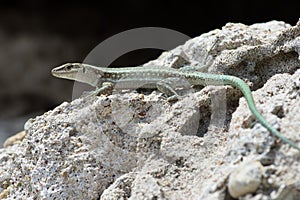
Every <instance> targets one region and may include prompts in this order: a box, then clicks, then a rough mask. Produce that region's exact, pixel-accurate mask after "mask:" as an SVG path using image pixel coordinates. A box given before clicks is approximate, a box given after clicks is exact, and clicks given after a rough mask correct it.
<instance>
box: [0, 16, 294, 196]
mask: <svg viewBox="0 0 300 200" xmlns="http://www.w3.org/2000/svg"><path fill="white" fill-rule="evenodd" d="M299 35H300V22H298V24H297V25H296V26H290V25H288V24H285V23H284V22H278V21H271V22H268V23H262V24H254V25H251V26H246V25H243V24H233V23H229V24H226V25H225V26H224V27H223V28H222V30H213V31H211V32H209V33H206V34H203V35H201V36H199V37H197V38H194V39H192V40H190V41H187V42H186V43H185V44H184V45H182V46H179V47H178V48H176V49H174V50H171V51H169V52H165V53H163V54H162V55H161V56H160V57H159V58H158V59H157V60H155V61H151V62H149V63H147V64H145V66H147V65H150V64H156V65H160V66H165V67H174V68H178V67H180V66H182V64H191V65H195V66H199V70H204V71H209V72H214V73H224V74H231V75H234V76H238V77H240V78H242V79H244V80H245V81H246V82H247V83H248V84H249V85H250V86H251V87H252V89H253V90H256V91H254V92H253V96H254V99H255V100H256V104H257V107H258V109H259V111H261V112H262V114H263V116H264V117H265V118H266V119H267V121H268V122H269V123H270V124H271V125H272V126H274V127H276V128H279V129H280V130H281V133H282V134H284V135H285V136H286V137H288V138H290V139H291V140H292V141H294V142H296V143H298V144H299V145H300V135H299V129H300V92H299V91H300V90H299V88H300V78H299V77H300V69H299V68H300V61H299V49H300V36H299ZM203 65H204V67H202V68H201V69H200V66H203ZM200 89H201V88H194V90H195V92H193V93H188V94H186V95H185V96H184V97H183V98H182V99H181V100H180V101H178V102H176V103H168V102H167V101H165V100H164V99H163V98H162V97H161V94H160V93H159V92H157V91H154V92H152V93H151V94H149V95H146V94H145V95H144V94H139V93H137V92H129V93H116V94H113V95H110V96H100V97H95V96H90V97H86V96H85V97H83V98H80V99H76V100H74V101H72V102H70V103H66V102H65V103H63V104H61V105H60V106H58V107H57V108H55V109H54V110H52V111H49V112H47V113H45V114H44V115H42V116H38V117H36V118H35V119H33V120H31V121H29V122H28V123H27V124H26V129H25V131H26V136H25V138H24V139H23V140H22V142H18V143H16V144H14V145H12V146H8V147H7V148H5V149H0V161H1V162H0V199H99V198H100V199H230V198H231V197H230V193H229V192H228V178H229V176H230V174H234V173H236V170H237V169H239V168H240V167H241V166H243V164H244V162H245V161H247V162H256V163H258V164H259V163H260V164H261V165H262V166H263V167H262V172H261V179H260V183H259V184H258V186H257V187H256V190H254V189H253V190H251V191H250V192H248V193H247V194H246V193H245V194H246V195H245V196H243V197H240V196H239V195H238V197H239V198H240V199H269V198H270V197H271V196H272V197H282V196H283V197H284V195H288V194H286V193H287V192H286V191H290V190H292V191H294V193H293V194H296V192H297V190H299V189H300V187H299V184H296V183H297V182H299V180H300V154H299V152H298V151H296V150H295V149H292V148H290V147H289V146H288V145H286V144H284V143H282V142H280V140H278V139H277V138H274V137H273V136H272V135H271V134H270V133H269V132H268V131H266V129H265V128H264V127H263V126H262V125H260V124H259V123H258V122H257V121H255V118H254V116H253V115H252V114H251V112H250V111H249V110H248V107H247V104H246V102H245V100H244V98H240V97H241V93H240V92H239V91H238V90H236V89H233V88H231V87H229V86H226V87H223V86H218V87H214V86H207V87H204V88H203V89H201V90H200ZM224 99H226V101H224ZM284 188H287V189H285V190H284Z"/></svg>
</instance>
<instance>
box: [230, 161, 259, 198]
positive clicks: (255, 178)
mask: <svg viewBox="0 0 300 200" xmlns="http://www.w3.org/2000/svg"><path fill="white" fill-rule="evenodd" d="M262 173H263V166H262V165H261V163H260V162H258V161H250V162H245V163H243V164H241V165H240V166H238V167H237V168H236V170H235V171H233V172H232V173H231V174H230V176H229V181H228V190H229V193H230V195H231V196H232V197H234V198H239V197H241V196H244V195H246V194H250V193H253V192H255V191H256V190H257V188H258V187H259V185H260V183H261V177H262Z"/></svg>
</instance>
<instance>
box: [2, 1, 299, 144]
mask: <svg viewBox="0 0 300 200" xmlns="http://www.w3.org/2000/svg"><path fill="white" fill-rule="evenodd" d="M1 2H2V3H1V4H0V44H1V46H0V70H1V71H0V87H1V89H0V140H1V136H2V138H5V137H6V135H7V134H14V133H16V132H18V131H19V130H22V126H23V124H24V121H26V119H28V118H29V117H32V116H35V115H37V114H41V113H43V112H45V111H47V110H49V109H52V108H54V107H55V106H57V105H59V104H60V103H61V102H63V101H70V100H71V96H72V86H73V85H72V82H69V81H66V80H60V79H56V78H53V77H51V74H50V70H51V68H53V67H55V66H58V65H60V64H62V63H65V62H75V61H78V62H80V61H82V60H84V58H85V56H86V55H87V54H88V53H89V52H90V50H92V49H93V48H94V47H95V46H96V45H98V44H99V43H101V42H102V41H103V40H105V39H106V38H109V37H111V36H113V35H114V34H118V33H120V32H122V31H126V30H129V29H133V28H138V27H149V26H151V27H163V28H169V29H173V30H176V31H179V32H181V33H184V34H186V35H188V36H190V37H196V36H199V35H201V34H202V33H205V32H208V31H210V30H213V29H217V28H218V29H221V28H222V26H224V25H225V24H226V23H228V22H234V23H243V24H246V25H251V24H253V23H263V22H267V21H271V20H279V21H284V22H286V23H289V24H291V25H295V24H296V22H297V21H298V18H299V17H300V10H299V8H300V6H299V3H297V1H258V2H254V1H251V2H250V1H249V2H247V1H231V2H229V1H221V2H217V1H198V2H197V3H195V2H192V1H138V0H124V1H120V2H117V1H105V3H104V2H103V3H101V1H90V0H89V1H70V0H68V1H63V2H58V1H57V2H55V1H33V0H29V1H1ZM160 53H161V51H160V50H151V49H148V50H147V49H144V50H138V51H134V52H131V53H128V54H126V55H123V56H121V57H120V58H119V59H117V60H116V61H115V62H114V63H113V64H112V65H114V66H130V65H131V66H135V65H139V64H142V63H145V62H147V61H149V60H151V59H155V58H156V57H157V56H159V55H160ZM0 143H1V141H0Z"/></svg>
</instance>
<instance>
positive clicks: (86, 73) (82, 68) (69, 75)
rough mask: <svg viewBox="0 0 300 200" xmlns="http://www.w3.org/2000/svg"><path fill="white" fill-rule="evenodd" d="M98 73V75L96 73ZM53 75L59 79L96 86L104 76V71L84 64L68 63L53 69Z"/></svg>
mask: <svg viewBox="0 0 300 200" xmlns="http://www.w3.org/2000/svg"><path fill="white" fill-rule="evenodd" d="M95 71H97V73H95ZM51 73H52V75H53V76H55V77H58V78H64V79H69V80H75V81H79V82H83V83H87V84H90V85H92V86H96V85H97V84H98V82H99V78H101V77H102V76H103V74H102V71H101V70H99V69H97V68H96V67H94V66H91V65H88V64H83V63H66V64H64V65H61V66H59V67H56V68H54V69H52V71H51Z"/></svg>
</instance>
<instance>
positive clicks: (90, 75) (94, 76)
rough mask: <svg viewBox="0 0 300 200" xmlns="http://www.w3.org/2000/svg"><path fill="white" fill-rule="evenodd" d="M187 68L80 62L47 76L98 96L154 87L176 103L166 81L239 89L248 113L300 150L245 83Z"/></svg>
mask: <svg viewBox="0 0 300 200" xmlns="http://www.w3.org/2000/svg"><path fill="white" fill-rule="evenodd" d="M191 69H194V67H193V66H184V67H183V68H181V69H174V68H163V67H157V66H153V67H152V66H147V67H123V68H107V67H96V66H93V65H89V64H84V63H66V64H63V65H61V66H58V67H56V68H54V69H52V71H51V73H52V75H53V76H55V77H58V78H64V79H69V80H75V81H79V82H83V83H86V84H89V85H91V86H94V87H96V88H98V90H96V91H97V93H98V94H101V93H103V92H104V91H107V90H112V89H113V88H114V87H115V86H116V87H117V88H114V89H136V88H137V86H141V88H149V89H150V88H154V89H156V88H157V89H158V90H159V91H161V92H162V93H164V94H166V95H167V96H169V98H168V100H176V99H177V98H178V97H179V95H178V94H177V92H176V91H175V88H173V87H172V85H171V84H170V83H168V78H183V79H185V80H187V81H188V83H189V84H191V85H192V86H196V85H201V86H205V85H220V83H223V84H224V85H230V86H234V87H236V88H238V89H239V90H241V92H242V93H243V95H244V97H245V99H246V102H247V104H248V107H249V109H250V111H251V112H252V114H253V115H254V116H255V117H256V118H257V120H258V121H259V122H260V123H261V124H262V125H263V126H264V127H265V128H266V129H267V130H268V131H269V132H271V133H272V134H273V135H274V136H276V137H277V138H279V139H280V140H282V141H283V142H285V143H286V144H288V145H290V146H291V147H293V148H295V149H297V150H298V151H300V147H299V146H298V145H297V144H296V143H294V142H293V141H291V140H289V139H288V138H286V137H285V136H283V135H282V134H281V133H280V132H279V131H277V130H276V129H275V128H274V127H272V126H271V125H270V124H269V123H268V122H267V121H266V119H265V118H264V117H263V116H262V115H261V113H260V112H259V111H258V110H257V108H256V105H255V102H254V99H253V96H252V92H251V90H250V88H249V86H248V85H247V83H246V82H244V81H243V80H242V79H240V78H238V77H236V76H231V75H223V74H212V73H204V72H199V71H194V70H191ZM217 83H218V84H217Z"/></svg>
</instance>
